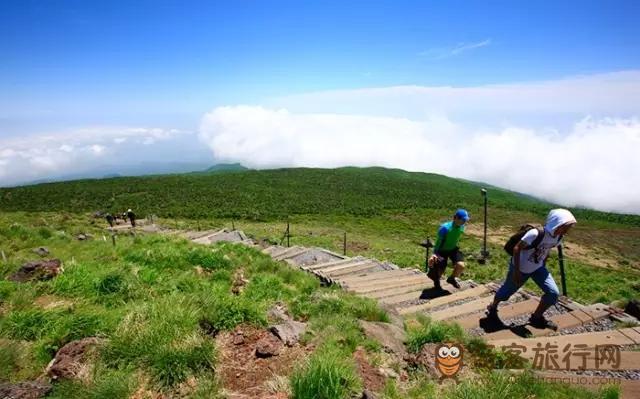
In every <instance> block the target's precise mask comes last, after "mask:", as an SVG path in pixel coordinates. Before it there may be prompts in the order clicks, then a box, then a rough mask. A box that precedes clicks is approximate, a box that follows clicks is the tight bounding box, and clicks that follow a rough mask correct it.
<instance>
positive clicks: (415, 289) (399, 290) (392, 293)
mask: <svg viewBox="0 0 640 399" xmlns="http://www.w3.org/2000/svg"><path fill="white" fill-rule="evenodd" d="M431 288H433V283H432V282H429V281H427V282H423V281H419V282H417V283H415V284H412V285H406V286H402V287H391V288H388V289H386V290H382V291H378V292H375V293H372V294H370V295H369V296H370V297H371V298H375V299H379V300H380V301H382V300H383V299H387V298H393V297H397V296H399V295H411V296H412V297H411V298H410V299H408V300H411V299H412V298H413V297H414V296H415V299H418V298H419V297H420V294H422V292H423V291H424V290H428V289H431Z"/></svg>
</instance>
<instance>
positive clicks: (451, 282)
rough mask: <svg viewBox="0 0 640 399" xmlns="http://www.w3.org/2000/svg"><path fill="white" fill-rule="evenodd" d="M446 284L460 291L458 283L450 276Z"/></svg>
mask: <svg viewBox="0 0 640 399" xmlns="http://www.w3.org/2000/svg"><path fill="white" fill-rule="evenodd" d="M447 283H449V284H451V285H453V286H454V287H456V288H457V289H460V283H458V280H456V278H455V277H453V276H451V277H449V278H448V279H447Z"/></svg>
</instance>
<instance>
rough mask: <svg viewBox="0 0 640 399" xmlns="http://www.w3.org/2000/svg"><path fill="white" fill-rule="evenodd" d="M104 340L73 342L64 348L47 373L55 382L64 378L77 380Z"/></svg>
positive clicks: (57, 354) (93, 339)
mask: <svg viewBox="0 0 640 399" xmlns="http://www.w3.org/2000/svg"><path fill="white" fill-rule="evenodd" d="M103 342H104V339H101V338H96V337H89V338H83V339H80V340H77V341H72V342H69V343H68V344H66V345H65V346H63V347H62V348H61V349H60V350H59V351H58V353H56V356H55V357H54V358H53V360H52V361H51V363H49V365H48V366H47V369H46V370H45V372H46V373H47V375H48V376H49V377H51V378H52V379H54V380H57V379H63V378H77V377H78V376H79V375H80V373H81V372H82V371H83V370H84V369H86V366H87V361H88V360H89V357H90V354H91V353H92V352H93V350H94V349H95V347H96V346H98V345H100V344H102V343H103Z"/></svg>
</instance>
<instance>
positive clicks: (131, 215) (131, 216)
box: [125, 209, 136, 227]
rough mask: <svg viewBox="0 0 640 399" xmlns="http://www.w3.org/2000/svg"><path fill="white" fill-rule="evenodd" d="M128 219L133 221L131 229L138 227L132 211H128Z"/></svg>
mask: <svg viewBox="0 0 640 399" xmlns="http://www.w3.org/2000/svg"><path fill="white" fill-rule="evenodd" d="M127 217H128V218H129V221H131V227H136V214H135V213H133V211H132V210H131V209H128V210H127ZM125 220H126V219H125Z"/></svg>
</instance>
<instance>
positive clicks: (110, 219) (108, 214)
mask: <svg viewBox="0 0 640 399" xmlns="http://www.w3.org/2000/svg"><path fill="white" fill-rule="evenodd" d="M105 219H107V223H109V226H111V227H113V221H114V219H113V215H112V214H110V213H107V214H106V215H105Z"/></svg>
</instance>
